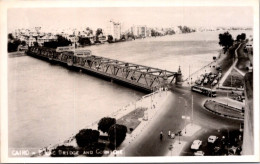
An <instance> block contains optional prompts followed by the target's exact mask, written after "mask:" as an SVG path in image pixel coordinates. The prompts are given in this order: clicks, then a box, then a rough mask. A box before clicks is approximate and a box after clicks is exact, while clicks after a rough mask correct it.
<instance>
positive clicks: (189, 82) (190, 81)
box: [189, 65, 191, 87]
mask: <svg viewBox="0 0 260 164" xmlns="http://www.w3.org/2000/svg"><path fill="white" fill-rule="evenodd" d="M190 83H191V81H190V65H189V84H190ZM190 87H191V84H190Z"/></svg>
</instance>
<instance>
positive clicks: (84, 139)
mask: <svg viewBox="0 0 260 164" xmlns="http://www.w3.org/2000/svg"><path fill="white" fill-rule="evenodd" d="M75 138H76V142H77V144H78V146H79V147H85V146H88V145H90V144H93V143H96V142H98V138H99V131H97V130H92V129H82V130H80V131H79V133H78V134H77V135H76V136H75Z"/></svg>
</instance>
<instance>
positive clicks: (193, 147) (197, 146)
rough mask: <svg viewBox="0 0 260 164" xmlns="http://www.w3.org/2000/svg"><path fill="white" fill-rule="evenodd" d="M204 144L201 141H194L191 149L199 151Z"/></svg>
mask: <svg viewBox="0 0 260 164" xmlns="http://www.w3.org/2000/svg"><path fill="white" fill-rule="evenodd" d="M201 144H202V141H201V140H194V141H193V143H192V144H191V149H194V150H198V149H199V148H200V146H201Z"/></svg>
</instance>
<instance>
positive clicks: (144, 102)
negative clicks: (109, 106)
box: [109, 91, 170, 156]
mask: <svg viewBox="0 0 260 164" xmlns="http://www.w3.org/2000/svg"><path fill="white" fill-rule="evenodd" d="M169 95H170V91H158V92H157V93H152V94H149V95H146V96H144V97H143V98H142V99H141V100H140V101H139V102H138V107H146V108H148V110H147V115H148V116H147V118H148V119H147V120H144V119H142V118H141V119H139V120H140V121H141V123H140V124H139V125H138V126H137V127H136V129H135V130H134V131H133V132H132V133H131V134H127V136H126V138H125V140H124V142H123V143H122V144H121V145H120V146H119V147H118V150H123V152H124V149H125V148H126V147H127V146H128V145H129V144H131V143H132V142H133V141H134V140H135V139H136V138H137V137H138V136H139V135H140V134H141V133H142V132H143V131H144V129H145V128H147V127H148V126H149V124H150V122H151V121H153V120H154V119H156V116H157V115H158V113H159V112H160V111H161V110H160V109H162V105H163V104H164V103H165V101H166V99H167V97H168V96H169ZM151 96H152V97H151ZM151 105H152V106H151ZM122 116H123V115H122ZM120 118H121V117H120ZM109 156H114V154H110V155H109ZM118 156H125V155H124V153H123V154H121V155H118Z"/></svg>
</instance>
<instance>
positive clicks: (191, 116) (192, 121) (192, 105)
mask: <svg viewBox="0 0 260 164" xmlns="http://www.w3.org/2000/svg"><path fill="white" fill-rule="evenodd" d="M191 125H193V95H191Z"/></svg>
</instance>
